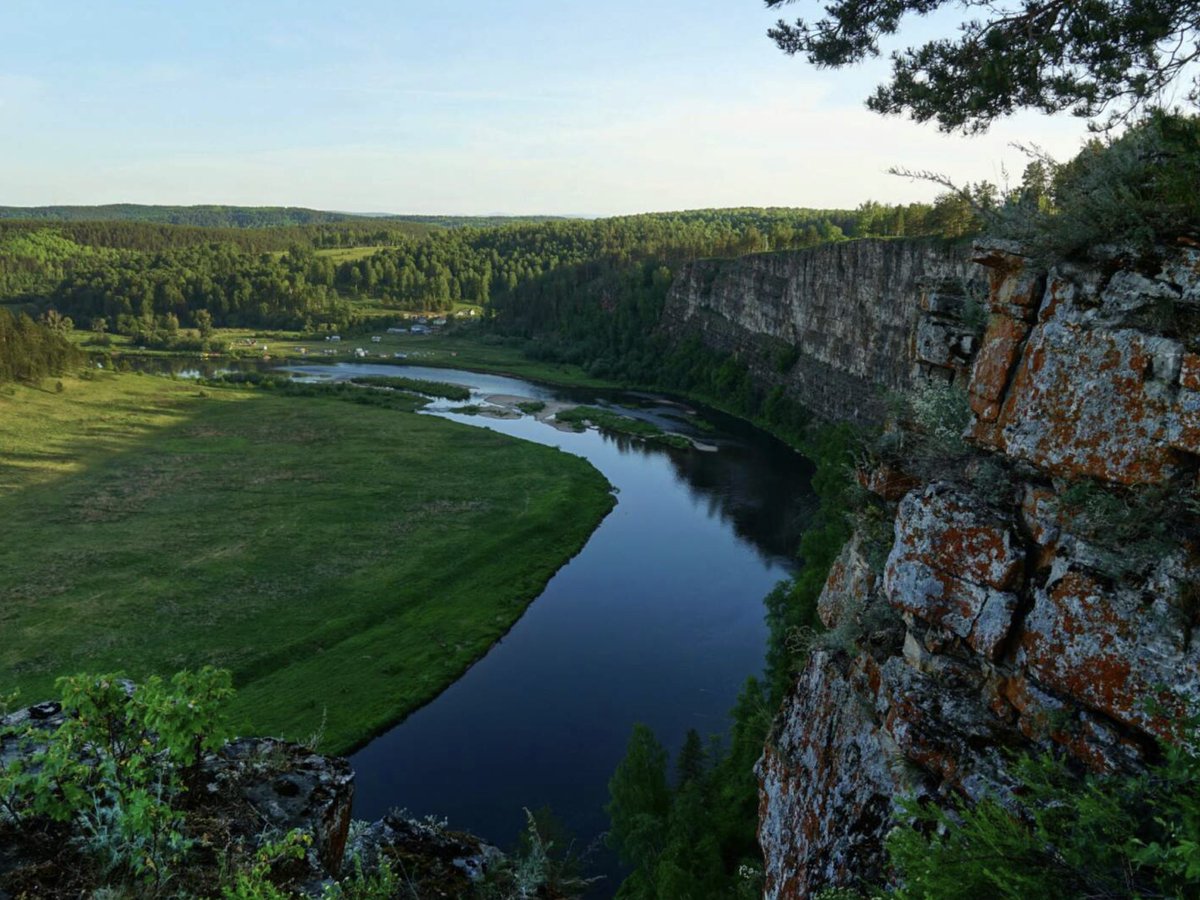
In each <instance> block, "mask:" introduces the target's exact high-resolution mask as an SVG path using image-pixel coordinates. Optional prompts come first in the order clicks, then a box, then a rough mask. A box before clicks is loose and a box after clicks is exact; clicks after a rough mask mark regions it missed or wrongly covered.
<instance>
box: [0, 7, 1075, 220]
mask: <svg viewBox="0 0 1200 900" xmlns="http://www.w3.org/2000/svg"><path fill="white" fill-rule="evenodd" d="M3 5H4V10H3V15H2V16H0V135H2V140H0V204H17V205H42V204H51V203H109V202H140V203H240V204H279V205H294V206H312V207H317V208H323V209H339V210H355V211H391V212H422V213H443V212H444V213H496V212H506V213H576V214H591V215H604V214H612V213H625V212H639V211H646V210H663V209H684V208H697V207H706V206H736V205H756V206H759V205H775V206H842V207H844V206H855V205H857V204H858V203H859V202H861V201H863V200H866V199H876V200H881V201H908V200H916V199H925V198H928V197H931V196H932V195H933V194H934V193H936V191H935V190H934V189H933V188H932V187H930V186H928V185H923V184H912V183H909V182H907V181H904V180H902V179H897V178H894V177H891V176H888V175H886V174H884V170H885V169H886V168H887V167H888V166H890V165H896V164H898V165H905V166H909V167H913V168H926V169H935V170H938V171H941V172H944V173H946V174H948V175H951V176H953V177H955V178H956V179H960V180H978V179H982V178H987V179H991V180H999V179H1000V178H1001V168H1000V167H1001V165H1002V164H1004V163H1005V161H1007V167H1008V169H1009V171H1010V172H1011V173H1013V174H1014V175H1016V176H1019V174H1020V170H1021V168H1022V166H1023V161H1022V158H1021V157H1020V155H1019V154H1017V153H1015V152H1014V151H1012V150H1011V149H1010V148H1009V147H1008V146H1007V144H1008V142H1010V141H1014V140H1021V141H1025V142H1035V143H1039V144H1042V145H1043V146H1045V147H1046V148H1047V149H1049V150H1051V151H1052V152H1055V153H1057V154H1059V155H1064V156H1065V155H1068V154H1070V153H1071V152H1073V150H1074V149H1076V148H1077V147H1078V145H1079V143H1080V140H1081V137H1082V136H1083V134H1084V128H1083V125H1082V123H1080V122H1078V121H1077V120H1073V119H1070V118H1068V117H1062V118H1059V119H1054V120H1050V119H1046V118H1043V117H1040V116H1034V115H1027V116H1022V117H1020V118H1018V119H1016V120H1012V121H1009V122H1006V123H1003V124H1002V125H1001V126H999V127H996V128H994V129H993V131H992V132H991V133H990V134H988V135H986V136H984V137H982V138H964V137H956V136H954V137H952V136H944V135H940V134H938V133H937V132H936V130H935V129H934V128H933V127H931V126H919V125H915V124H913V123H909V122H905V121H902V120H897V119H885V118H881V117H879V116H876V115H874V114H872V113H869V112H867V111H866V110H865V109H863V106H862V101H863V99H864V97H865V96H866V94H867V92H868V91H869V89H870V87H871V86H872V85H873V84H874V82H875V81H876V80H877V79H878V77H879V76H880V75H881V73H882V69H881V68H879V67H876V68H874V69H867V70H858V71H853V72H851V71H840V72H816V71H814V70H812V69H811V68H809V67H808V66H807V65H806V64H805V63H804V62H803V61H801V60H799V59H789V58H787V57H785V56H783V55H782V54H781V53H779V52H778V50H776V49H775V47H774V45H773V44H772V43H771V42H770V41H769V40H768V39H767V38H766V36H765V31H766V29H767V28H768V27H769V26H770V24H771V23H772V22H773V21H774V19H775V18H777V14H775V13H772V12H771V11H768V10H766V9H765V8H764V6H763V4H762V3H761V2H759V0H592V2H586V0H554V2H551V0H503V2H497V0H459V2H446V0H432V2H422V3H417V2H412V0H390V2H374V0H369V2H355V0H348V2H342V3H331V2H329V0H323V2H303V0H302V2H295V0H292V2H286V3H284V2H274V0H269V2H264V0H253V2H251V0H240V2H226V0H204V2H197V3H190V2H167V0H145V2H107V0H87V2H80V0H53V2H50V0H5V2H4V4H3ZM814 7H815V4H813V3H805V4H797V5H795V6H793V7H792V8H791V9H790V10H788V12H789V13H793V12H794V13H800V12H802V11H803V12H811V11H812V10H813V9H814Z"/></svg>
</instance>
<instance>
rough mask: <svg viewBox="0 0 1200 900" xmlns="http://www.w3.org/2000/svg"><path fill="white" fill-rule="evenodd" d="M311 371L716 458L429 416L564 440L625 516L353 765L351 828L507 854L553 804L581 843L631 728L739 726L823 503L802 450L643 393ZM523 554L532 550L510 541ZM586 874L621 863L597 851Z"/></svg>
mask: <svg viewBox="0 0 1200 900" xmlns="http://www.w3.org/2000/svg"><path fill="white" fill-rule="evenodd" d="M293 371H296V372H297V373H298V374H302V375H303V376H306V377H310V378H318V379H326V378H336V379H343V378H348V377H351V376H353V375H360V374H393V375H395V374H403V375H406V376H411V377H416V378H429V379H434V380H439V381H451V382H455V383H459V384H464V385H467V386H469V387H470V388H471V390H472V402H483V398H485V397H487V396H491V395H497V394H502V395H519V396H521V397H528V398H536V399H543V400H548V401H553V400H560V399H562V400H570V401H586V402H596V401H597V400H599V401H601V402H605V403H608V404H611V405H620V406H623V407H625V408H624V409H622V411H624V412H626V413H629V414H634V415H638V416H641V417H644V418H649V419H653V420H655V421H658V422H660V423H662V424H664V425H665V426H667V427H669V428H670V429H671V430H675V431H679V432H681V433H685V434H690V435H694V436H697V437H699V438H700V439H701V440H703V441H704V442H705V443H707V444H711V445H713V446H715V447H716V449H715V451H703V450H675V449H669V448H665V447H656V446H653V445H648V444H645V443H643V442H640V441H632V440H628V439H625V438H617V437H613V436H609V435H605V434H601V433H599V432H597V431H594V430H593V431H587V432H583V433H572V432H563V431H560V430H558V429H556V428H554V427H552V426H551V425H549V424H547V423H544V422H540V421H538V420H537V419H535V418H533V417H531V416H523V417H522V418H520V419H513V420H497V419H493V418H486V417H482V416H469V415H463V414H458V413H454V412H450V411H449V410H450V409H451V408H452V407H454V406H460V405H461V404H459V403H451V402H448V401H438V402H437V403H435V404H434V406H433V407H431V408H430V409H431V412H432V413H433V414H435V415H441V416H444V417H445V418H448V419H452V420H453V421H456V422H462V423H464V424H466V425H470V426H474V427H481V428H491V429H494V430H496V431H499V432H503V433H504V434H508V435H512V436H514V437H519V438H523V439H525V440H530V441H536V442H538V443H541V444H549V445H551V446H557V447H560V448H561V449H562V450H564V451H566V452H568V453H574V454H577V455H579V456H582V457H584V458H586V459H587V460H589V461H590V462H591V463H592V464H593V465H594V466H595V467H596V468H597V469H599V470H600V471H601V472H602V473H603V474H604V476H605V477H606V478H607V479H608V480H609V481H610V482H611V483H612V484H613V486H614V487H615V488H616V490H617V492H618V493H617V506H616V508H615V509H614V510H613V512H612V513H611V514H610V515H609V516H608V517H607V518H606V519H605V520H604V522H603V523H601V525H600V527H599V528H597V530H596V531H595V533H593V535H592V536H591V538H590V539H589V541H588V543H587V545H586V546H585V547H584V548H583V550H582V551H581V552H580V553H579V554H578V555H577V556H576V557H575V558H574V559H572V560H571V561H570V562H569V563H567V564H566V565H565V566H564V567H563V568H562V569H561V570H559V572H558V573H557V574H556V575H555V576H554V578H553V579H552V580H551V581H550V583H549V584H548V585H547V587H546V589H545V591H544V592H543V593H542V595H541V596H540V597H539V598H538V599H537V600H535V601H534V603H533V604H532V605H531V606H530V607H529V609H528V611H527V612H526V613H525V615H524V616H523V617H522V618H521V620H520V621H519V622H518V623H517V624H516V626H515V627H514V628H513V629H512V631H511V632H510V633H509V634H508V635H507V636H505V637H504V639H503V640H501V641H500V642H499V643H498V644H496V645H495V646H494V647H493V648H492V649H491V650H490V651H489V652H488V654H487V655H486V656H485V657H484V658H483V659H481V660H480V661H479V662H478V663H476V664H475V665H474V666H473V667H472V668H471V669H470V670H469V671H468V672H467V673H466V674H465V675H464V676H463V677H462V678H460V679H459V680H458V681H457V682H455V683H454V684H453V685H451V686H450V687H449V688H447V689H446V691H445V692H444V693H442V694H441V695H440V696H439V697H438V698H437V699H436V700H434V701H433V702H432V703H430V704H429V705H428V706H425V707H424V708H422V709H420V710H418V711H416V712H414V713H413V714H412V715H410V716H409V717H408V718H407V719H405V720H404V721H403V722H402V723H400V724H399V725H397V726H396V727H395V728H393V729H392V730H391V731H389V732H387V733H386V734H384V735H382V736H381V737H379V738H377V739H375V740H374V741H372V742H371V743H370V744H369V745H368V746H366V747H364V748H363V749H362V750H360V751H359V752H358V753H356V754H355V755H354V756H353V757H352V760H351V761H352V763H353V765H354V769H355V771H356V772H357V788H356V795H355V810H354V813H355V817H356V818H361V819H375V818H378V817H379V816H381V815H383V814H384V813H386V812H387V811H388V810H389V809H391V808H404V809H406V810H407V811H408V813H409V814H410V815H414V816H418V817H422V816H425V815H434V816H436V817H438V818H445V819H447V820H448V821H449V824H450V827H452V828H459V829H464V830H468V831H473V832H475V833H477V834H479V835H482V836H484V837H486V838H487V839H488V840H490V841H492V842H494V843H497V844H500V845H501V846H510V845H511V844H512V843H513V841H514V839H515V837H516V835H517V834H518V832H519V831H520V830H521V829H522V828H523V826H524V824H525V815H524V812H523V808H529V809H531V810H534V809H538V808H540V807H544V806H548V807H550V809H551V810H552V811H553V813H554V815H555V816H556V817H557V818H558V819H559V820H560V821H561V822H562V823H563V824H565V826H566V827H567V829H568V831H569V832H570V833H571V834H573V835H574V836H575V838H576V840H577V842H578V845H579V846H586V845H588V844H589V843H591V842H593V841H596V840H597V839H598V838H599V837H600V835H601V834H602V832H603V831H604V829H605V828H606V826H607V817H606V816H605V813H604V809H603V807H604V804H605V802H606V800H607V783H608V779H609V777H610V776H611V775H612V772H613V769H614V768H615V767H616V765H617V763H618V762H619V761H620V759H621V757H622V755H623V754H624V750H625V744H626V741H627V740H628V737H629V733H630V729H631V728H632V726H633V724H634V723H635V722H644V723H646V724H647V725H649V726H650V727H651V728H652V729H653V730H654V731H655V733H656V734H657V735H658V738H659V740H660V741H662V742H663V744H664V745H665V746H666V747H667V748H668V750H669V751H671V753H672V755H674V753H675V751H676V750H678V748H679V746H680V745H681V744H682V742H683V738H684V735H685V734H686V732H687V730H688V729H689V728H695V729H697V730H698V731H699V732H700V733H701V734H702V735H705V736H707V735H709V734H716V733H720V732H723V731H725V729H726V727H727V725H728V722H729V718H728V712H729V710H730V708H731V707H732V706H733V704H734V701H735V699H736V697H737V693H738V691H739V689H740V688H741V686H742V684H743V683H744V682H745V680H746V678H747V676H750V675H755V674H759V673H760V672H761V670H762V665H763V657H764V650H765V642H766V637H767V631H766V626H765V624H764V619H763V615H764V607H763V603H762V598H763V597H764V595H765V594H766V593H767V592H768V591H769V590H770V589H771V588H772V586H774V585H775V584H776V583H777V582H778V581H779V580H781V579H783V578H786V577H787V576H788V575H789V573H790V566H791V564H792V562H791V561H792V557H793V555H794V553H795V549H796V546H797V543H798V540H799V535H800V532H801V531H802V530H803V528H804V526H805V524H806V522H807V519H808V517H809V515H810V514H811V511H812V508H813V498H812V494H811V489H810V487H809V478H810V476H811V474H812V473H811V468H810V467H809V465H808V463H807V462H806V461H805V460H804V459H803V458H802V457H800V456H799V455H797V454H796V453H794V452H793V451H791V450H790V449H789V448H787V447H786V446H784V445H783V444H781V443H780V442H778V441H776V440H774V439H773V438H771V437H769V436H767V435H765V434H763V433H762V432H759V431H757V430H755V429H753V428H750V427H748V426H746V425H745V424H743V423H740V422H738V421H737V420H734V419H730V418H728V417H723V416H719V415H717V414H712V413H709V414H708V416H707V417H708V419H709V421H711V422H712V423H713V424H714V425H716V427H717V430H716V431H713V432H700V431H697V430H696V429H695V428H692V427H689V426H687V425H685V424H683V423H682V422H680V421H679V420H678V419H677V418H676V417H677V416H679V414H680V413H681V411H682V410H683V408H682V407H680V406H678V405H675V404H671V403H669V402H668V401H664V400H662V399H661V398H652V397H648V396H647V395H623V396H622V395H615V394H608V395H601V394H599V393H598V392H595V391H582V392H581V391H577V390H560V389H555V388H548V387H545V386H541V385H535V384H531V383H529V382H525V381H520V380H517V379H513V378H504V377H499V376H493V375H480V374H476V373H472V372H459V371H450V370H446V369H423V368H420V367H417V366H407V367H404V368H403V369H398V368H396V367H393V366H379V365H370V364H364V365H355V364H340V365H336V366H300V367H297V368H296V369H293ZM516 552H519V549H518V550H516ZM592 867H593V868H595V869H596V870H598V871H600V872H602V873H604V874H606V875H607V876H608V877H607V879H606V881H605V882H604V883H603V886H602V887H600V888H599V889H598V890H597V895H598V896H611V895H612V893H613V892H614V891H615V889H616V885H617V883H618V882H619V877H620V875H619V871H618V870H617V868H616V866H615V862H614V861H613V860H612V858H611V856H610V855H609V854H607V853H605V852H599V853H598V854H597V855H596V857H595V858H594V859H593V860H592Z"/></svg>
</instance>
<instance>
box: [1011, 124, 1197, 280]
mask: <svg viewBox="0 0 1200 900" xmlns="http://www.w3.org/2000/svg"><path fill="white" fill-rule="evenodd" d="M1198 182H1200V118H1197V117H1195V116H1182V115H1174V114H1169V113H1166V112H1162V111H1154V112H1152V113H1151V114H1150V115H1148V116H1147V117H1146V118H1145V120H1144V121H1142V122H1141V123H1139V124H1138V125H1137V126H1136V127H1134V128H1131V129H1129V130H1128V131H1126V132H1125V133H1124V134H1122V135H1121V136H1120V137H1118V138H1115V139H1106V140H1101V139H1099V138H1097V139H1093V140H1091V141H1089V142H1088V144H1087V145H1086V146H1085V147H1084V148H1083V150H1082V151H1080V153H1079V154H1078V155H1077V156H1076V157H1075V158H1074V159H1072V160H1070V161H1069V162H1066V163H1059V162H1056V161H1055V160H1053V159H1051V158H1050V157H1049V156H1046V155H1045V154H1038V155H1037V157H1036V158H1035V159H1034V160H1033V161H1032V162H1031V163H1030V165H1029V166H1028V167H1027V168H1026V170H1025V174H1024V177H1023V179H1022V183H1021V185H1020V186H1019V188H1018V189H1017V190H1016V191H1014V192H1013V194H1012V195H1011V196H1010V197H1009V198H1008V199H1007V202H1006V203H1005V204H1004V205H1003V206H1002V207H1000V208H999V209H998V210H997V211H996V213H995V214H994V215H993V216H991V219H992V221H991V222H990V223H989V224H990V229H991V230H993V231H994V232H995V233H997V234H999V235H1000V236H1002V237H1007V238H1010V239H1013V240H1016V241H1018V242H1020V243H1021V244H1022V245H1023V246H1024V247H1026V248H1027V250H1028V252H1029V253H1031V254H1032V255H1033V256H1034V257H1036V258H1037V259H1038V260H1039V262H1042V263H1052V262H1054V261H1056V260H1058V259H1062V258H1072V257H1079V256H1082V255H1085V254H1087V253H1088V252H1089V251H1092V250H1093V249H1094V248H1096V247H1097V246H1098V245H1104V244H1109V245H1112V244H1116V245H1119V246H1118V249H1119V250H1121V251H1124V252H1131V253H1134V254H1137V253H1144V252H1147V251H1150V250H1151V249H1152V248H1153V246H1154V244H1156V243H1162V242H1165V241H1169V240H1171V239H1173V238H1175V237H1179V236H1182V235H1194V234H1195V233H1196V232H1197V229H1200V192H1197V191H1196V184H1197V183H1198Z"/></svg>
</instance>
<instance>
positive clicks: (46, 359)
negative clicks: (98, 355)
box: [0, 307, 83, 383]
mask: <svg viewBox="0 0 1200 900" xmlns="http://www.w3.org/2000/svg"><path fill="white" fill-rule="evenodd" d="M68 328H69V323H68V322H65V321H63V320H61V319H57V318H56V319H54V320H53V321H52V322H51V323H50V324H44V323H39V322H35V321H34V320H33V319H31V318H30V317H29V316H28V315H26V314H24V313H20V314H17V315H13V314H12V313H11V312H10V311H9V310H7V309H4V308H3V307H0V383H4V382H10V381H36V380H37V379H39V378H44V377H46V376H48V375H59V374H61V373H62V372H63V371H65V370H66V369H67V368H69V367H71V366H77V365H80V364H81V363H82V362H83V354H82V353H81V352H80V351H79V350H78V349H77V348H76V347H75V346H74V345H73V344H72V343H71V342H70V341H68V340H67V338H66V337H65V335H64V334H63V332H64V330H66V329H68Z"/></svg>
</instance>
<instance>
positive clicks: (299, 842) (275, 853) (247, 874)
mask: <svg viewBox="0 0 1200 900" xmlns="http://www.w3.org/2000/svg"><path fill="white" fill-rule="evenodd" d="M311 844H312V836H311V835H309V834H308V833H307V832H304V831H301V830H299V829H296V830H293V831H289V832H288V833H287V834H285V835H283V836H282V837H280V838H278V839H276V840H273V841H267V842H266V843H265V844H263V845H262V846H261V847H259V848H258V851H257V852H256V853H255V854H254V857H253V859H252V860H251V861H250V863H249V865H247V866H245V867H244V868H242V869H240V870H239V871H237V872H235V873H234V875H233V878H232V881H231V883H229V884H226V885H224V886H223V887H222V889H221V897H222V900H290V898H291V897H293V896H295V895H294V894H293V893H292V892H291V891H285V890H282V889H281V888H279V887H277V886H276V884H275V882H274V881H273V880H272V879H271V873H272V870H273V869H274V868H275V867H276V866H279V865H280V864H286V863H287V861H288V860H297V859H303V858H304V854H305V853H306V852H307V850H308V847H309V846H310V845H311ZM339 887H340V885H334V886H333V887H332V888H331V889H330V890H328V891H326V892H325V894H324V896H325V897H329V898H333V897H338V898H341V897H355V898H357V897H360V896H362V895H361V894H342V893H334V891H336V890H337V889H338V888H339ZM366 896H367V897H369V896H370V895H369V894H368V895H366ZM364 900H365V898H364Z"/></svg>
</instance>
